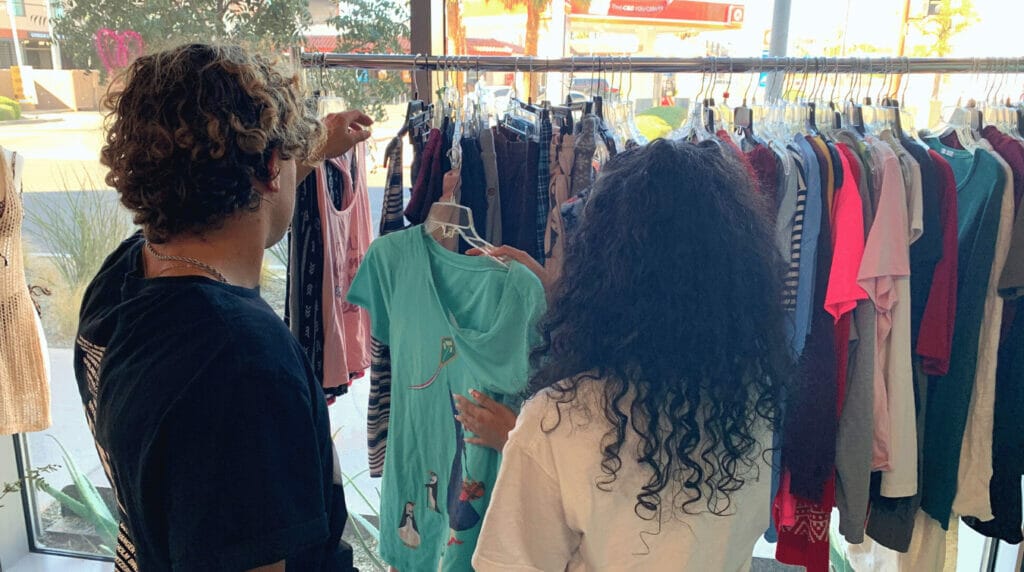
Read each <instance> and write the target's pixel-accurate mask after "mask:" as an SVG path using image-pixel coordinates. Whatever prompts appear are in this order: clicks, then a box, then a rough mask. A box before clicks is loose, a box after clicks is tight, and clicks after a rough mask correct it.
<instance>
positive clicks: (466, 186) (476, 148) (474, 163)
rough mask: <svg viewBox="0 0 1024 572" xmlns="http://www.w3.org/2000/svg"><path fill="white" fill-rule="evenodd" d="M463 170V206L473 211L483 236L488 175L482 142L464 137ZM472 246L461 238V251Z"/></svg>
mask: <svg viewBox="0 0 1024 572" xmlns="http://www.w3.org/2000/svg"><path fill="white" fill-rule="evenodd" d="M461 146H462V170H461V171H460V178H461V180H462V183H461V189H462V190H461V191H460V195H461V200H460V201H459V202H460V203H462V206H464V207H467V208H468V209H469V210H471V211H473V226H474V227H475V228H476V231H477V233H478V234H479V235H480V236H481V237H483V236H484V234H486V233H485V229H486V228H487V176H486V175H485V174H484V160H483V157H482V155H481V153H480V142H479V141H478V140H476V139H475V138H474V139H470V138H465V137H463V138H462V145H461ZM470 248H472V247H471V246H470V245H469V244H468V243H467V242H466V241H465V240H463V239H461V238H460V239H459V252H462V253H463V254H465V252H466V251H467V250H469V249H470Z"/></svg>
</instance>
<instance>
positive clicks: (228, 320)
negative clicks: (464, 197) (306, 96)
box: [75, 44, 371, 572]
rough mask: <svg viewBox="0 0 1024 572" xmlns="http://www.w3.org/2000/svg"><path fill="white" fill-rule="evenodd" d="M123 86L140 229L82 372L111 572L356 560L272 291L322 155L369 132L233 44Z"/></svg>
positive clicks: (153, 68)
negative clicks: (267, 271)
mask: <svg viewBox="0 0 1024 572" xmlns="http://www.w3.org/2000/svg"><path fill="white" fill-rule="evenodd" d="M121 85H123V86H124V87H123V88H122V89H121V90H119V91H115V92H113V93H111V94H110V96H109V97H108V100H107V103H108V105H109V108H110V109H111V110H112V113H111V115H110V117H109V118H108V125H107V135H106V142H107V144H106V146H105V147H104V148H103V150H102V161H103V164H104V165H106V166H107V167H109V168H110V173H109V174H108V175H107V183H108V184H109V185H110V186H112V187H114V188H115V189H116V190H117V192H118V194H119V195H120V198H121V202H122V203H123V204H124V206H125V207H127V208H128V209H129V210H130V211H131V212H132V214H133V215H134V217H135V222H136V223H137V224H139V225H140V226H141V227H142V231H141V232H140V233H138V234H136V235H135V236H133V237H131V238H129V239H128V240H126V241H125V242H124V243H123V244H122V245H121V246H120V247H118V249H117V250H116V251H115V252H114V253H113V254H111V255H110V257H109V258H108V259H107V261H106V262H105V263H104V264H103V267H102V268H101V269H100V271H99V274H97V276H96V278H95V279H94V280H93V282H92V284H91V285H90V286H89V289H88V291H87V292H86V294H85V299H84V302H83V304H82V311H81V322H80V325H79V330H78V339H77V344H76V351H75V374H76V377H77V379H78V385H79V390H80V392H81V396H82V400H83V402H84V403H85V406H86V416H87V418H88V421H89V424H90V427H91V428H92V429H93V435H94V437H95V440H96V446H97V449H98V451H99V454H100V458H101V459H102V460H103V465H104V467H105V468H106V470H107V474H108V477H109V478H110V482H111V483H112V484H113V486H114V491H115V493H116V497H117V501H118V507H119V512H120V515H119V516H120V521H121V522H120V525H121V526H120V534H119V536H118V541H117V546H116V547H115V548H116V552H115V558H116V559H115V569H116V570H118V571H122V570H125V571H127V570H139V569H141V570H145V571H147V572H150V571H161V570H167V571H170V570H236V571H241V570H257V569H258V570H261V571H263V570H267V571H283V570H301V571H303V572H306V571H318V570H322V571H335V570H350V569H352V554H351V550H348V551H345V550H343V549H342V547H343V546H344V544H343V543H341V542H340V538H341V533H342V530H343V528H344V526H345V522H346V520H347V513H346V511H345V498H344V495H343V493H342V488H341V486H340V482H339V479H338V475H339V472H338V470H337V468H336V464H337V460H336V456H335V454H334V450H333V444H332V440H331V433H330V424H329V420H328V416H327V407H326V403H325V401H324V396H323V393H322V391H321V389H320V386H319V383H318V381H317V379H316V377H315V376H314V374H313V372H312V369H311V367H310V366H309V364H308V363H307V361H306V359H305V358H304V354H303V353H302V350H301V348H300V347H299V346H298V342H297V341H296V340H295V338H294V337H293V336H292V335H291V333H290V332H289V331H288V329H287V328H286V327H285V325H284V324H283V323H282V321H281V320H280V319H279V318H278V317H277V315H276V314H274V312H273V310H271V308H270V307H269V306H268V305H267V303H266V302H264V301H263V299H262V298H260V296H259V288H258V287H259V281H260V273H261V270H262V263H263V254H264V250H265V249H266V248H268V247H270V246H272V245H273V244H275V243H276V242H278V241H279V240H281V238H282V237H283V236H284V234H285V231H286V230H287V228H288V225H289V224H290V222H291V218H292V211H293V209H294V204H295V186H296V182H297V181H301V180H302V179H303V178H305V176H306V174H308V173H309V172H310V171H311V169H312V168H313V167H312V165H313V164H314V163H315V162H316V161H318V160H321V159H323V158H325V157H335V156H339V155H341V154H343V153H344V152H346V151H347V150H348V149H351V148H352V146H353V145H354V144H355V143H356V142H357V141H360V140H365V139H366V138H367V137H368V136H369V131H368V130H367V129H365V127H368V126H369V125H370V123H371V121H370V120H369V118H367V117H366V116H364V115H362V114H361V113H358V112H349V113H344V114H338V115H334V116H330V117H328V118H327V120H326V121H325V123H326V129H325V126H324V125H323V124H321V122H320V121H319V120H317V119H316V118H315V117H313V116H311V115H310V114H309V113H308V112H307V110H306V108H305V106H304V105H303V101H302V94H301V90H300V89H299V85H298V78H297V77H296V76H295V75H294V74H289V73H285V72H283V71H281V70H279V69H278V68H277V67H275V66H274V65H273V64H272V63H271V62H270V61H268V60H266V59H264V58H262V57H259V56H255V55H251V54H249V53H247V52H246V51H245V50H243V49H241V48H238V47H231V46H210V45H202V44H193V45H187V46H182V47H180V48H176V49H172V50H168V51H165V52H160V53H156V54H152V55H146V56H143V57H140V58H138V59H137V60H136V61H135V62H134V63H132V64H131V65H130V66H129V68H128V70H127V72H126V74H125V76H124V78H123V81H122V82H121Z"/></svg>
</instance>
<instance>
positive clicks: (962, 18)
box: [912, 0, 979, 99]
mask: <svg viewBox="0 0 1024 572" xmlns="http://www.w3.org/2000/svg"><path fill="white" fill-rule="evenodd" d="M930 12H931V13H930V14H929V15H928V16H925V17H924V18H919V19H916V20H913V22H914V26H915V27H916V28H917V29H918V30H919V31H920V33H921V35H922V36H923V38H922V41H921V43H920V44H919V45H917V46H915V47H914V49H913V52H912V53H913V55H914V56H915V57H939V58H942V57H946V56H948V55H949V54H950V52H951V51H952V50H953V43H952V40H953V38H954V37H955V36H957V35H958V34H960V33H961V32H963V31H964V30H966V29H967V28H969V27H971V26H972V25H974V24H975V23H976V22H978V20H979V18H978V12H977V11H976V10H975V9H974V0H938V1H936V2H934V3H933V7H932V9H931V10H930ZM941 85H942V76H940V75H939V74H935V82H934V83H933V84H932V99H938V97H939V89H940V88H941Z"/></svg>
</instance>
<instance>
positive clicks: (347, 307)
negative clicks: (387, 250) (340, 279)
mask: <svg viewBox="0 0 1024 572" xmlns="http://www.w3.org/2000/svg"><path fill="white" fill-rule="evenodd" d="M345 258H346V261H347V262H346V263H345V272H346V277H345V284H352V281H353V280H355V278H356V272H357V271H358V270H359V265H360V264H362V263H363V255H362V253H361V252H360V250H359V247H358V245H357V244H356V243H355V241H349V243H348V254H347V255H346V256H345ZM334 295H335V296H338V297H339V298H342V302H341V311H342V313H344V314H353V313H356V312H358V311H359V310H360V308H359V306H356V305H355V304H353V303H351V302H349V301H348V300H345V299H344V293H343V292H341V287H340V286H339V287H336V288H335V289H334Z"/></svg>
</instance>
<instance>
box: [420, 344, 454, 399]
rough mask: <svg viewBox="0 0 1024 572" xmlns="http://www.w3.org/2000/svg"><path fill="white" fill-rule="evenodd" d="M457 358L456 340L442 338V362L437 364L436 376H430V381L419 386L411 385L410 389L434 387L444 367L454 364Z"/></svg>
mask: <svg viewBox="0 0 1024 572" xmlns="http://www.w3.org/2000/svg"><path fill="white" fill-rule="evenodd" d="M455 357H456V354H455V340H453V339H452V338H447V337H445V338H441V361H440V363H438V364H437V369H436V370H435V371H434V375H432V376H430V379H428V380H427V381H424V382H423V383H421V384H419V385H410V386H409V389H415V390H419V389H426V388H428V387H430V386H431V385H434V382H435V381H437V378H438V376H440V375H441V370H442V369H444V366H446V365H448V364H450V363H452V361H453V360H454V359H455Z"/></svg>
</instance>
